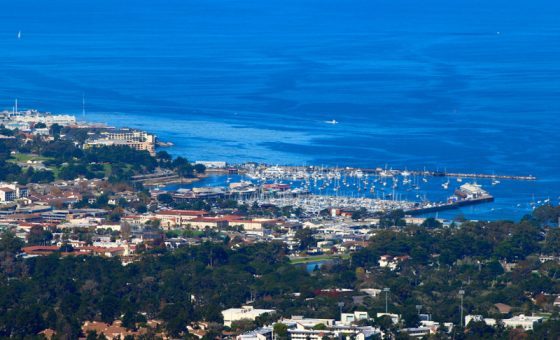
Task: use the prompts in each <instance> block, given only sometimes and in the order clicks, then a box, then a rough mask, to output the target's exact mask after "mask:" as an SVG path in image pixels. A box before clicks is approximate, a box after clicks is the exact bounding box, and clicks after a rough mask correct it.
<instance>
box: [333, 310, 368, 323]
mask: <svg viewBox="0 0 560 340" xmlns="http://www.w3.org/2000/svg"><path fill="white" fill-rule="evenodd" d="M367 319H369V315H368V313H367V312H354V313H341V314H340V323H341V324H343V325H351V324H353V323H355V322H356V321H359V320H367Z"/></svg>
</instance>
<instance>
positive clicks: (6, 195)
mask: <svg viewBox="0 0 560 340" xmlns="http://www.w3.org/2000/svg"><path fill="white" fill-rule="evenodd" d="M28 195H29V191H28V189H27V187H25V186H23V185H18V184H13V183H2V182H0V202H11V201H15V200H17V199H18V198H26V197H27V196H28Z"/></svg>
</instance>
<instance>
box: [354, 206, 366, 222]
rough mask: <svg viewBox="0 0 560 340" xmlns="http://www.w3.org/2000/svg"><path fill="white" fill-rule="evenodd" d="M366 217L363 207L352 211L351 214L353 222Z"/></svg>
mask: <svg viewBox="0 0 560 340" xmlns="http://www.w3.org/2000/svg"><path fill="white" fill-rule="evenodd" d="M366 216H367V209H366V208H364V207H361V208H360V209H358V210H356V211H354V212H353V213H352V219H353V220H354V221H358V220H362V219H364V218H365V217H366Z"/></svg>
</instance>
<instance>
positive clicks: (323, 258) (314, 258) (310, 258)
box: [290, 254, 350, 264]
mask: <svg viewBox="0 0 560 340" xmlns="http://www.w3.org/2000/svg"><path fill="white" fill-rule="evenodd" d="M349 258H350V255H349V254H342V255H339V254H334V255H316V256H304V257H297V258H290V263H292V264H301V263H309V262H318V261H326V260H333V259H344V260H346V259H349Z"/></svg>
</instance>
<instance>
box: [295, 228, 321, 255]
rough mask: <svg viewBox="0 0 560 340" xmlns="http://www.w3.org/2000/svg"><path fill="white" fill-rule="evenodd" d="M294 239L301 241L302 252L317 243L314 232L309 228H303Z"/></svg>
mask: <svg viewBox="0 0 560 340" xmlns="http://www.w3.org/2000/svg"><path fill="white" fill-rule="evenodd" d="M294 238H295V239H296V240H298V241H299V249H300V250H305V249H307V248H309V247H311V246H313V245H315V244H316V243H317V241H316V240H315V238H314V237H313V230H311V229H309V228H303V229H300V230H298V231H296V234H295V236H294Z"/></svg>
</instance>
